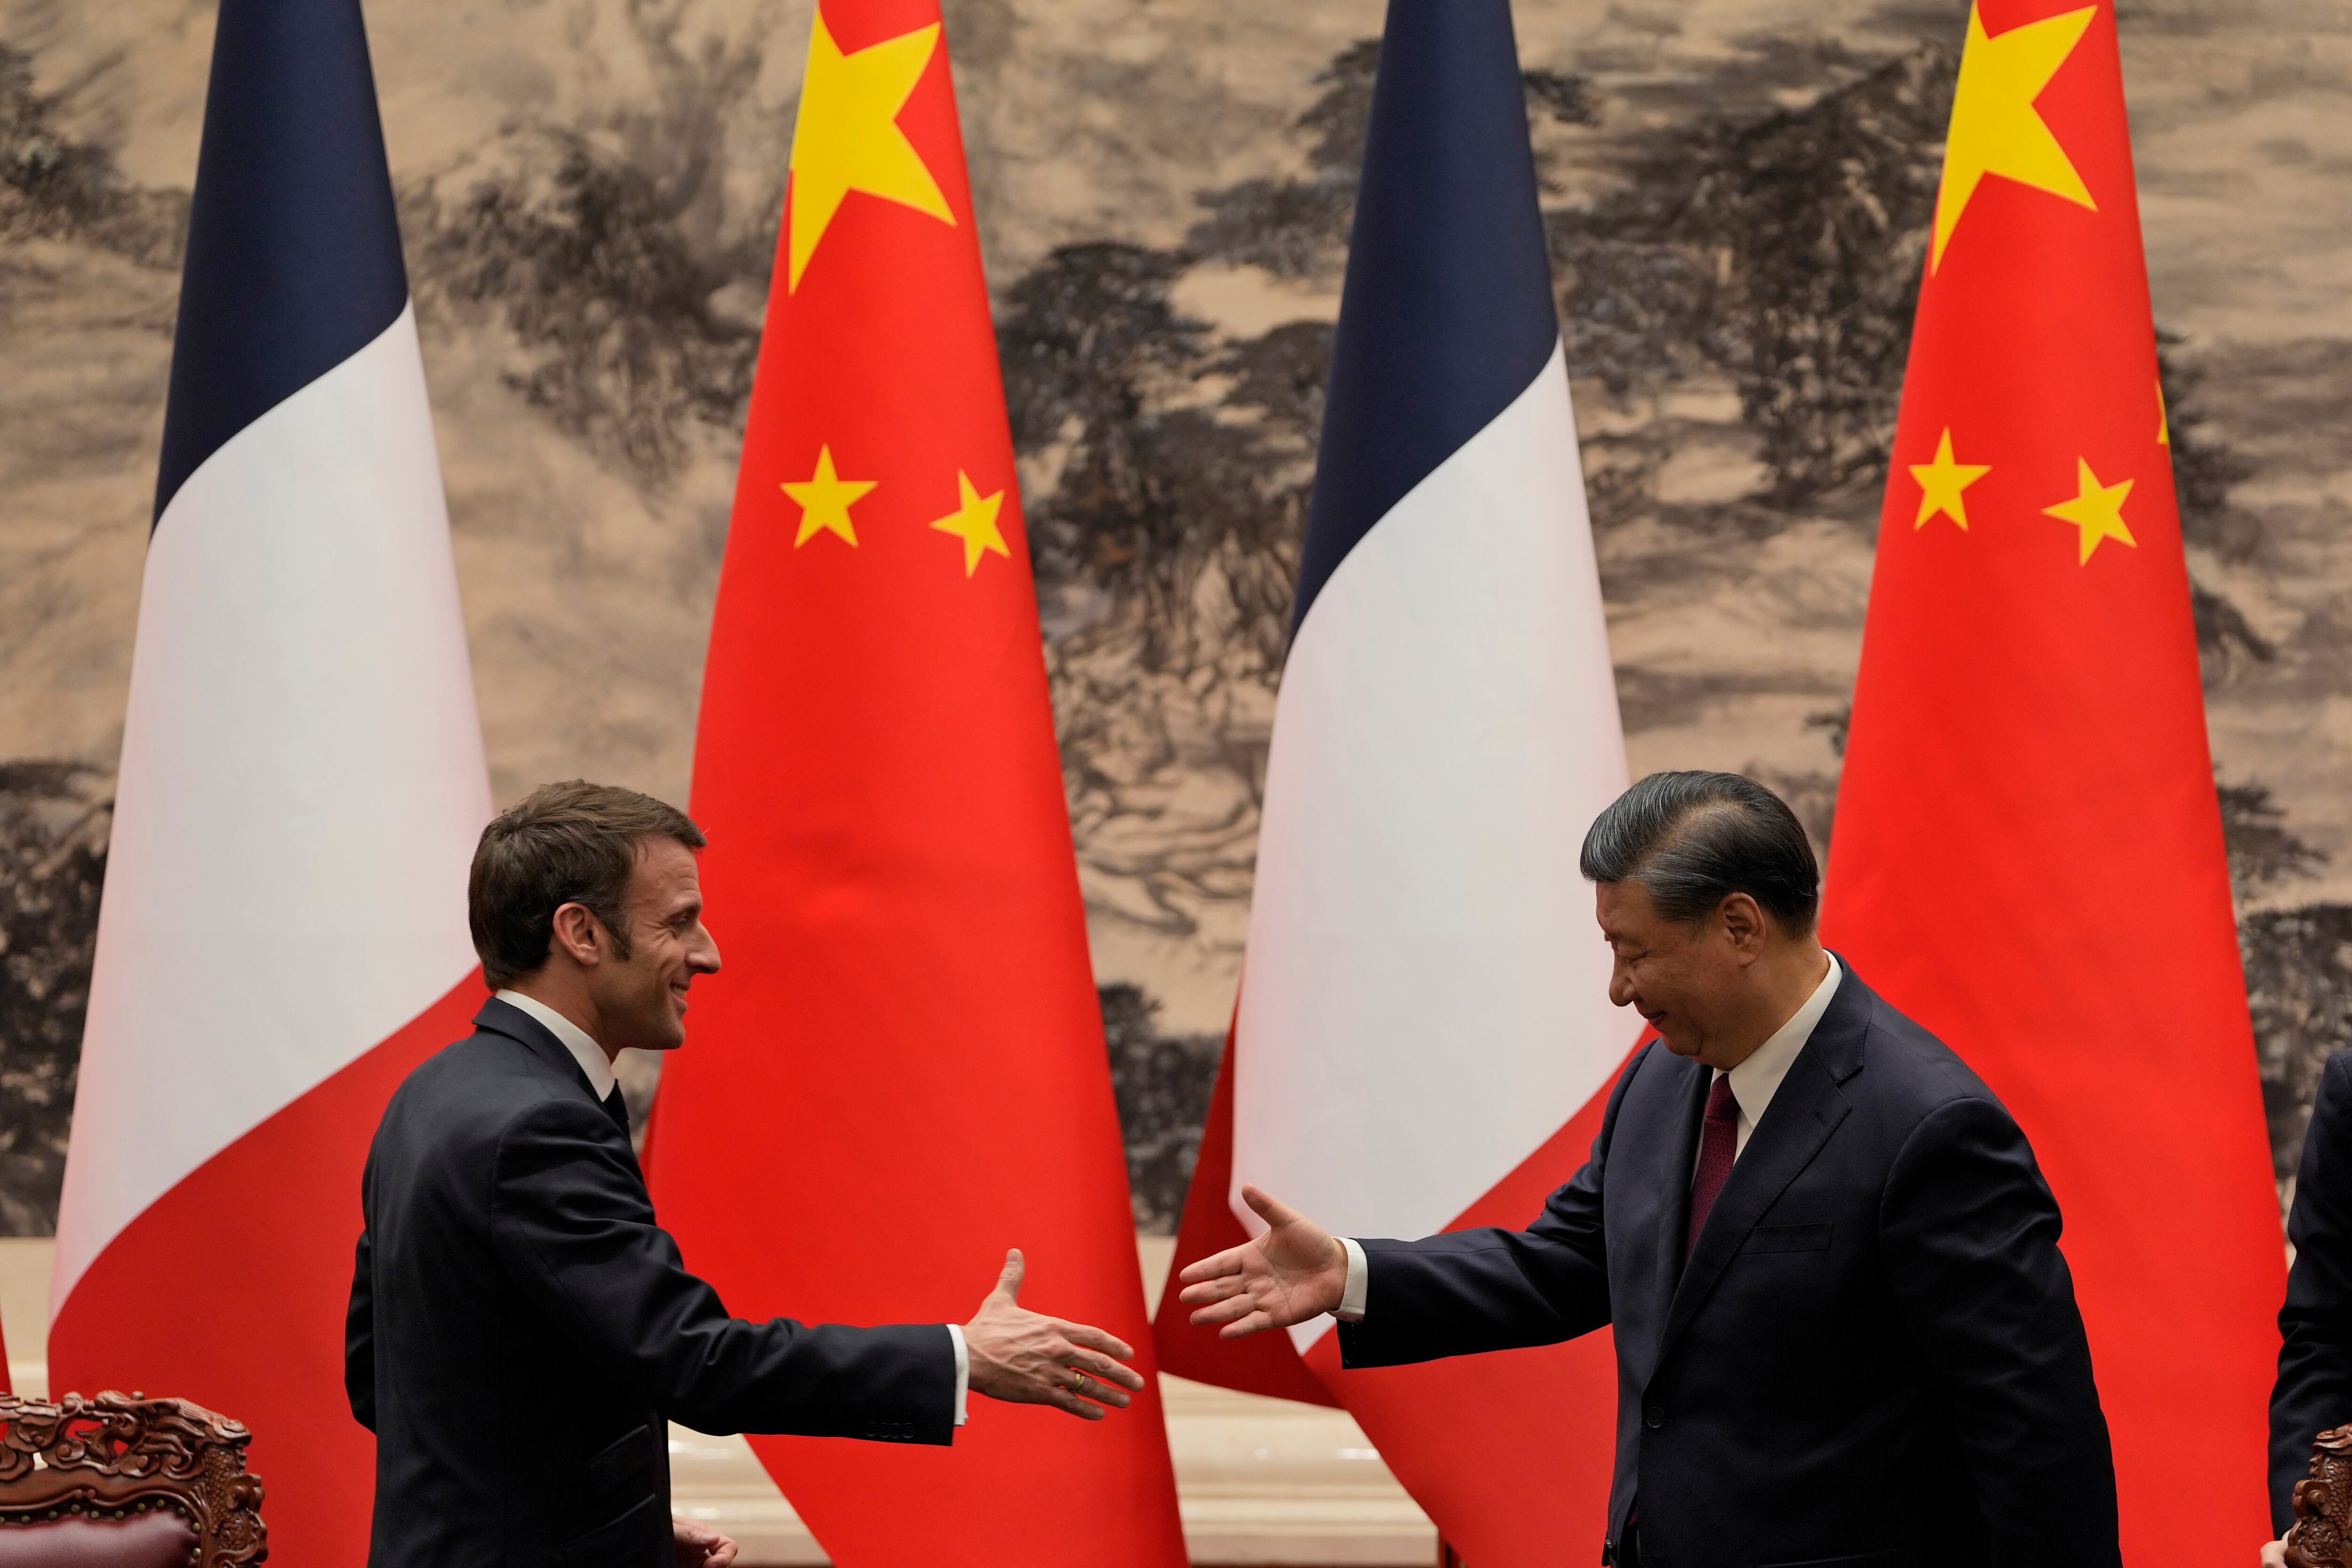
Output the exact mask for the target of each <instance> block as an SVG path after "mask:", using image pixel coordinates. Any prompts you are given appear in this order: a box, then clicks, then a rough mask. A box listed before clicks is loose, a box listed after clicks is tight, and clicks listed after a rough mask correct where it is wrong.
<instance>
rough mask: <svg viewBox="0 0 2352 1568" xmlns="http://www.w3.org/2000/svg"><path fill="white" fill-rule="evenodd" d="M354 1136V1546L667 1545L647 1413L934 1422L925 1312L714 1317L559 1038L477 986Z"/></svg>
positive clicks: (389, 1566) (936, 1381) (855, 1425)
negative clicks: (368, 1467) (365, 1432)
mask: <svg viewBox="0 0 2352 1568" xmlns="http://www.w3.org/2000/svg"><path fill="white" fill-rule="evenodd" d="M474 1026H475V1033H474V1036H473V1037H472V1038H470V1039H467V1040H461V1041H459V1042H458V1043H457V1044H456V1045H454V1046H451V1047H448V1048H447V1049H446V1050H443V1051H441V1052H440V1053H438V1054H437V1055H436V1056H434V1057H433V1058H431V1059H430V1060H428V1061H426V1062H425V1064H424V1065H422V1066H421V1067H419V1068H417V1069H416V1070H415V1072H413V1073H411V1074H409V1076H408V1079H407V1081H406V1082H404V1083H403V1084H402V1085H401V1086H400V1089H399V1091H398V1092H397V1093H395V1094H394V1096H393V1097H392V1103H391V1104H390V1105H389V1106H388V1107H387V1108H386V1109H385V1110H384V1113H383V1122H382V1124H381V1125H380V1126H379V1127H378V1128H377V1129H376V1135H375V1142H374V1144H373V1146H372V1147H371V1148H370V1150H369V1151H368V1161H367V1172H366V1175H365V1178H364V1180H363V1182H362V1187H361V1202H362V1206H363V1209H364V1211H365V1218H366V1229H365V1231H364V1232H363V1233H362V1235H361V1237H360V1241H359V1258H358V1264H357V1267H356V1268H355V1269H354V1271H353V1275H352V1303H351V1315H350V1319H349V1323H348V1333H347V1338H346V1359H345V1363H344V1374H345V1380H346V1382H347V1384H348V1385H349V1388H350V1392H351V1400H352V1414H353V1415H357V1416H358V1417H359V1419H360V1421H361V1423H362V1425H364V1426H367V1427H369V1428H370V1429H371V1430H373V1432H374V1433H375V1435H376V1486H375V1525H374V1531H373V1540H372V1542H371V1544H370V1547H369V1552H368V1561H369V1563H371V1564H372V1568H476V1565H479V1568H497V1565H504V1568H541V1565H553V1564H559V1563H560V1564H578V1565H581V1568H591V1565H593V1568H604V1565H606V1564H612V1565H620V1564H627V1565H629V1568H653V1565H654V1564H657V1563H668V1562H669V1561H670V1522H669V1448H668V1435H667V1430H666V1429H665V1426H664V1425H663V1424H664V1421H665V1419H666V1418H670V1419H676V1420H677V1421H680V1422H683V1423H684V1424H686V1425H687V1426H692V1427H696V1428H698V1430H701V1431H705V1432H717V1433H728V1432H793V1433H803V1434H807V1435H810V1436H835V1437H872V1438H878V1439H882V1440H885V1441H892V1442H901V1443H946V1442H948V1441H950V1438H951V1436H952V1435H953V1432H954V1421H955V1415H954V1408H953V1406H954V1400H955V1352H954V1349H953V1346H952V1343H951V1342H950V1339H949V1337H948V1331H947V1330H946V1328H945V1327H944V1326H943V1325H940V1324H936V1323H932V1324H923V1325H907V1326H898V1327H890V1328H878V1329H853V1328H842V1327H837V1326H833V1325H824V1326H819V1327H815V1328H810V1327H805V1326H803V1325H802V1324H800V1323H796V1322H793V1321H790V1320H789V1319H783V1318H779V1319H776V1320H774V1321H770V1322H765V1323H751V1322H746V1321H743V1320H741V1319H740V1318H732V1317H730V1316H729V1315H728V1313H727V1309H726V1308H725V1307H724V1306H722V1305H721V1304H720V1302H719V1296H718V1293H717V1292H716V1291H714V1290H712V1289H711V1288H710V1287H709V1286H708V1285H706V1284H704V1283H703V1282H702V1281H701V1280H699V1279H696V1278H695V1277H694V1276H693V1275H691V1274H688V1272H687V1271H686V1268H685V1265H684V1263H683V1261H682V1260H681V1259H680V1258H679V1256H678V1250H677V1243H676V1242H674V1241H672V1240H671V1239H670V1237H669V1233H668V1232H667V1231H665V1230H663V1229H662V1227H661V1226H659V1225H658V1224H656V1221H655V1219H654V1210H653V1205H652V1203H651V1202H650V1201H649V1200H648V1199H647V1197H646V1185H645V1178H644V1176H643V1175H641V1174H640V1173H639V1172H638V1169H637V1162H636V1157H635V1155H634V1154H633V1153H631V1152H630V1150H629V1140H628V1135H627V1133H626V1132H625V1131H624V1130H623V1129H622V1127H621V1126H620V1124H619V1123H618V1122H617V1121H615V1120H614V1117H613V1116H611V1115H610V1114H609V1113H608V1112H607V1111H606V1110H605V1109H604V1106H602V1105H601V1104H599V1103H598V1101H597V1100H596V1098H595V1095H594V1093H593V1091H592V1090H591V1089H590V1088H589V1086H588V1079H587V1078H586V1076H585V1075H584V1074H583V1073H582V1072H581V1070H580V1066H579V1064H578V1063H577V1062H575V1061H573V1060H572V1054H571V1053H570V1052H569V1051H567V1050H565V1049H564V1048H563V1046H562V1042H561V1041H559V1040H557V1039H556V1037H554V1036H553V1035H552V1034H551V1033H550V1032H549V1031H548V1030H547V1029H546V1028H545V1027H543V1026H541V1024H540V1023H539V1022H538V1021H537V1020H536V1019H534V1018H532V1017H530V1016H529V1015H527V1014H525V1013H524V1012H523V1011H522V1010H521V1009H520V1008H518V1007H513V1006H510V1005H508V1004H506V1003H504V1002H501V1001H499V1000H497V999H496V998H495V997H494V998H492V999H491V1000H490V1001H489V1002H488V1004H486V1005H484V1006H483V1008H482V1010H481V1012H480V1013H479V1014H478V1016H476V1017H475V1019H474Z"/></svg>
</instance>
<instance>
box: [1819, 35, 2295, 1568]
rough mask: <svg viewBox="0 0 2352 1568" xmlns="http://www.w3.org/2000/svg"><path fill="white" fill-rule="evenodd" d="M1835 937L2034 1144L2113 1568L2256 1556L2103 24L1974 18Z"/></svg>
mask: <svg viewBox="0 0 2352 1568" xmlns="http://www.w3.org/2000/svg"><path fill="white" fill-rule="evenodd" d="M1826 911H1827V912H1826V930H1827V931H1828V933H1829V935H1830V937H1831V939H1832V942H1833V945H1835V946H1837V947H1838V948H1839V949H1840V950H1841V951H1843V952H1845V953H1846V954H1847V955H1848V956H1849V957H1851V958H1852V960H1853V963H1854V967H1855V968H1856V970H1857V971H1858V972H1859V973H1861V974H1862V975H1863V976H1864V978H1866V979H1867V980H1868V981H1869V982H1870V983H1871V984H1873V985H1874V986H1875V987H1877V988H1878V989H1879V990H1880V991H1881V992H1882V993H1883V994H1885V995H1886V997H1887V998H1888V999H1889V1000H1890V1001H1892V1002H1894V1003H1895V1005H1897V1006H1899V1007H1901V1008H1903V1009H1904V1010H1905V1011H1906V1012H1907V1013H1909V1014H1911V1015H1912V1016H1915V1017H1916V1018H1917V1019H1918V1020H1919V1021H1920V1022H1921V1023H1923V1024H1925V1025H1926V1026H1927V1027H1928V1028H1930V1029H1933V1030H1934V1031H1936V1033H1937V1034H1938V1035H1939V1036H1941V1037H1943V1038H1944V1039H1945V1040H1946V1041H1947V1042H1948V1043H1949V1044H1950V1045H1951V1046H1953V1047H1955V1048H1956V1049H1958V1051H1959V1052H1960V1054H1961V1055H1962V1056H1963V1057H1965V1058H1967V1059H1968V1061H1969V1064H1970V1065H1971V1066H1973V1067H1974V1068H1977V1070H1978V1071H1979V1073H1981V1074H1982V1075H1983V1076H1984V1078H1985V1079H1986V1081H1987V1082H1989V1083H1990V1085H1991V1086H1992V1088H1993V1089H1994V1090H1995V1092H1997V1093H1998V1094H2000V1097H2001V1099H2002V1100H2004V1101H2005V1102H2006V1103H2007V1104H2008V1106H2009V1107H2010V1109H2011V1110H2012V1111H2013V1112H2014V1113H2015V1114H2016V1116H2017V1119H2018V1121H2020V1122H2021V1124H2022V1125H2023V1126H2024V1128H2025V1131H2026V1132H2027V1134H2028V1136H2030V1137H2031V1138H2032V1141H2033V1147H2034V1151H2035V1152H2036V1153H2037V1154H2038V1155H2039V1156H2040V1158H2041V1162H2042V1171H2043V1173H2045V1174H2046V1175H2047V1177H2048V1178H2049V1181H2050V1184H2051V1186H2052V1188H2053V1190H2054V1191H2055V1192H2056V1194H2057V1196H2058V1201H2059V1204H2060V1205H2061V1206H2062V1207H2063V1210H2064V1212H2065V1218H2066V1232H2065V1238H2064V1243H2063V1245H2064V1247H2065V1251H2066V1256H2067V1258H2068V1261H2069V1262H2070V1263H2071V1265H2072V1266H2073V1268H2074V1279H2075V1286H2076V1289H2077V1291H2078V1293H2079V1295H2080V1298H2081V1300H2082V1304H2083V1315H2084V1321H2085V1322H2086V1324H2087V1325H2088V1328H2089V1331H2090V1338H2091V1352H2092V1357H2093V1361H2094V1363H2095V1368H2096V1371H2097V1375H2098V1381H2099V1391H2100V1396H2101V1399H2102V1401H2103V1402H2104V1404H2105V1407H2106V1412H2107V1419H2108V1422H2109V1424H2110V1426H2112V1428H2113V1431H2114V1436H2115V1448H2116V1479H2117V1483H2118V1487H2119V1490H2120V1494H2121V1502H2122V1509H2123V1531H2124V1533H2123V1545H2124V1556H2125V1558H2126V1561H2129V1562H2133V1563H2141V1564H2160V1563H2179V1564H2183V1565H2187V1564H2191V1563H2194V1564H2200V1565H2201V1564H2206V1563H2218V1562H2223V1561H2226V1560H2228V1559H2230V1558H2231V1556H2233V1555H2238V1554H2243V1553H2246V1552H2251V1551H2252V1545H2250V1544H2249V1543H2250V1542H2261V1541H2262V1540H2263V1539H2264V1538H2265V1536H2266V1535H2267V1531H2266V1530H2265V1528H2264V1525H2265V1521H2266V1517H2267V1514H2266V1505H2265V1501H2264V1489H2263V1452H2264V1445H2265V1434H2264V1426H2263V1405H2264V1398H2265V1394H2266V1393H2267V1390H2268V1388H2269V1385H2270V1380H2271V1365H2270V1363H2271V1358H2272V1356H2273V1353H2274V1352H2275V1350H2276V1345H2277V1341H2276V1339H2275V1337H2274V1333H2273V1328H2272V1322H2271V1318H2272V1314H2273V1312H2275V1311H2276V1310H2277V1307H2278V1303H2279V1300H2280V1299H2281V1297H2282V1295H2283V1293H2284V1264H2283V1259H2282V1256H2281V1254H2282V1248H2281V1247H2280V1243H2279V1220H2278V1207H2277V1200H2276V1197H2275V1194H2274V1192H2273V1186H2272V1181H2271V1174H2270V1160H2269V1154H2268V1151H2267V1149H2266V1147H2265V1143H2264V1132H2263V1108H2262V1102H2261V1098H2260V1092H2259V1089H2258V1087H2257V1083H2256V1079H2255V1068H2254V1048H2253V1039H2252V1030H2251V1029H2250V1027H2249V1026H2248V1022H2247V1016H2246V1001H2245V992H2244V984H2243V980H2242V972H2241V970H2240V967H2239V958H2238V947H2237V941H2236V932H2235V930H2234V927H2233V924H2232V921H2231V908H2230V885H2229V873H2228V865H2227V862H2226V860H2225V858H2224V856H2223V853H2222V841H2221V816H2220V812H2219V810H2218V807H2217V805H2216V803H2215V798H2214V790H2213V774H2212V764H2211V761H2210V755H2209V753H2208V751H2207V746H2206V737H2205V713H2204V705H2203V700H2202V693H2201V688H2200V683H2199V678H2198V666H2197V646H2196V637H2195V634H2194V631H2193V628H2192V626H2191V622H2190V617H2189V580H2188V574H2187V568H2186V564H2185V563H2184V561H2183V558H2182V552H2181V539H2180V521H2179V510H2178V508H2177V506H2176V503H2175V500H2174V497H2173V483H2172V468H2171V462H2170V453H2169V451H2168V447H2167V432H2166V428H2165V423H2164V415H2163V405H2162V396H2161V393H2160V391H2159V389H2158V384H2157V363H2156V343H2155V335H2154V331H2153V329H2152V327H2151V323H2150V316H2149V307H2148V291H2147V268H2146V265H2145V263H2144V261H2143V259H2142V256H2141V252H2140V231H2139V212H2138V207H2137V201H2136V199H2135V195H2134V191H2133V181H2132V163H2131V143H2130V137H2129V132H2128V128H2127V126H2126V121H2125V116H2124V97H2123V79H2122V71H2121V68H2120V66H2119V64H2118V61H2117V58H2116V32H2115V17H2114V14H2113V12H2112V11H2111V10H2110V9H2108V8H2106V7H2105V6H2087V7H2082V8H2064V7H2062V6H2055V5H2052V4H2050V3H2049V0H1982V3H1981V4H1980V5H1979V6H1978V8H1977V11H1976V13H1974V14H1972V15H1971V16H1970V18H1969V38H1968V45H1967V49H1966V52H1965V53H1964V55H1963V56H1962V58H1961V63H1960V74H1959V86H1958V96H1957V98H1956V99H1955V101H1954V104H1953V110H1952V128H1951V134H1950V137H1949V139H1948V143H1947V151H1946V153H1945V166H1944V176H1943V184H1942V189H1941V192H1940V195H1939V196H1938V198H1937V213H1936V224H1935V231H1934V234H1933V236H1932V237H1931V240H1930V248H1929V257H1928V263H1927V277H1926V279H1925V281H1924V283H1923V285H1922V288H1921V290H1920V296H1919V313H1918V323H1917V328H1916V334H1915V336H1914V338H1913V342H1912V348H1911V363H1910V372H1909V377H1908V380H1907V381H1906V384H1905V389H1904V395H1903V408H1902V415H1901V417H1900V420H1899V422H1898V425H1897V427H1896V432H1895V451H1894V463H1893V469H1892V473H1891V477H1890V479H1889V481H1888V485H1887V496H1886V504H1885V515H1884V517H1883V519H1882V521H1881V522H1880V525H1879V543H1878V559H1877V568H1876V575H1875V578H1874V582H1873V584H1872V588H1871V596H1870V616H1869V623H1868V626H1867V629H1866V631H1865V634H1864V639H1863V654H1862V672H1861V677H1860V679H1859V681H1858V682H1857V685H1856V688H1855V691H1854V705H1853V727H1852V731H1851V741H1850V743H1849V745H1848V748H1847V752H1846V760H1845V777H1844V782H1843V786H1842V788H1841V791H1840V796H1839V803H1838V814H1837V826H1836V832H1835V836H1834V839H1833V847H1832V852H1831V857H1830V868H1829V882H1828V889H1827V899H1826Z"/></svg>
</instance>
